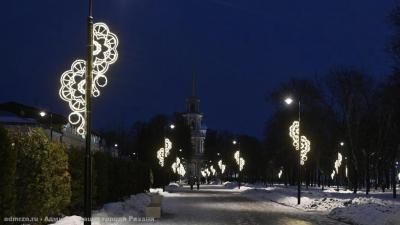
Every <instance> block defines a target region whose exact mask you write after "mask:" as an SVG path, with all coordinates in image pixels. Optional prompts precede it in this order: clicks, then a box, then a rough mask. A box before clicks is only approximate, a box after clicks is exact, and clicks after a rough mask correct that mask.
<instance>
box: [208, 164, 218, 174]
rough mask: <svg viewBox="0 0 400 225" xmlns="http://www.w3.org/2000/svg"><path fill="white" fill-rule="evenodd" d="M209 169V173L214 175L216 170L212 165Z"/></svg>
mask: <svg viewBox="0 0 400 225" xmlns="http://www.w3.org/2000/svg"><path fill="white" fill-rule="evenodd" d="M210 171H211V173H212V175H214V176H215V173H216V172H217V171H216V170H215V169H214V166H212V165H211V166H210Z"/></svg>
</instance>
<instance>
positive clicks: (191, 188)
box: [189, 176, 194, 190]
mask: <svg viewBox="0 0 400 225" xmlns="http://www.w3.org/2000/svg"><path fill="white" fill-rule="evenodd" d="M193 184H194V180H193V177H192V176H191V177H190V178H189V185H190V190H193Z"/></svg>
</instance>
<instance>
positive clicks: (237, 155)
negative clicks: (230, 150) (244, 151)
mask: <svg viewBox="0 0 400 225" xmlns="http://www.w3.org/2000/svg"><path fill="white" fill-rule="evenodd" d="M233 157H234V158H235V160H236V164H238V165H239V171H242V170H243V167H244V164H245V163H246V162H245V160H244V159H243V158H242V157H240V152H239V151H236V152H235V154H234V156H233Z"/></svg>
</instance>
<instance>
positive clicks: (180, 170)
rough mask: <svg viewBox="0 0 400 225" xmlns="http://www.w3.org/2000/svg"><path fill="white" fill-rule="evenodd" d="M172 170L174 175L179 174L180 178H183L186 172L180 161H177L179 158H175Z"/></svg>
mask: <svg viewBox="0 0 400 225" xmlns="http://www.w3.org/2000/svg"><path fill="white" fill-rule="evenodd" d="M171 167H172V170H173V171H174V173H177V174H179V175H180V176H182V177H183V176H185V174H186V170H185V167H184V166H183V164H182V163H181V160H180V159H179V157H176V161H175V162H174V163H173V164H172V166H171Z"/></svg>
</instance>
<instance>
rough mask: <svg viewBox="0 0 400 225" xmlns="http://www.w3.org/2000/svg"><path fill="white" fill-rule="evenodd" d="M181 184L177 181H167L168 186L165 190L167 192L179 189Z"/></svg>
mask: <svg viewBox="0 0 400 225" xmlns="http://www.w3.org/2000/svg"><path fill="white" fill-rule="evenodd" d="M180 188H181V186H180V185H179V184H177V183H169V184H168V186H166V187H165V190H166V191H168V192H176V191H179V190H180Z"/></svg>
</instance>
